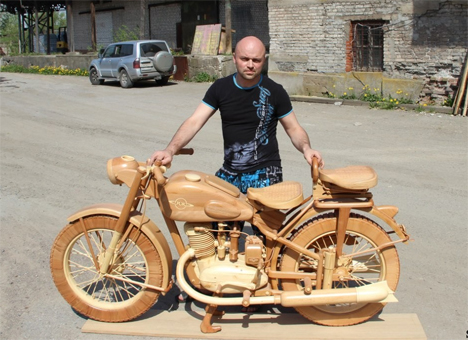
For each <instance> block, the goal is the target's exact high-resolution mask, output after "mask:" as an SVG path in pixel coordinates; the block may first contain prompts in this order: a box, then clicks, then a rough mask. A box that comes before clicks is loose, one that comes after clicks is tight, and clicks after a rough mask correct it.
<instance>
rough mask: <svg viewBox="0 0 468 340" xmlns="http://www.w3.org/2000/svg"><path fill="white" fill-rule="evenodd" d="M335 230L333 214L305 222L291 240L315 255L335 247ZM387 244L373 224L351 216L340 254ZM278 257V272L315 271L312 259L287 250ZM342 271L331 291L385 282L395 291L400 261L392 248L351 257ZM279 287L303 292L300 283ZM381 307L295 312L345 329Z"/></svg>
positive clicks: (343, 306) (313, 308) (364, 305)
mask: <svg viewBox="0 0 468 340" xmlns="http://www.w3.org/2000/svg"><path fill="white" fill-rule="evenodd" d="M335 228H336V215H335V214H333V213H330V214H326V215H321V216H318V217H316V218H314V219H312V220H310V221H308V222H307V223H305V224H304V225H303V226H302V227H301V228H300V229H299V230H298V231H297V233H296V234H295V235H294V236H293V238H292V240H293V242H294V243H297V244H299V245H301V246H303V247H305V248H307V249H309V250H312V251H314V252H316V253H318V252H319V250H320V249H324V248H329V247H333V246H335V244H336V237H335ZM390 241H391V239H390V237H389V236H388V235H387V233H386V232H385V231H384V230H383V229H382V227H380V226H379V225H378V224H377V223H375V222H374V221H372V220H370V219H368V218H366V217H364V216H361V215H358V214H351V216H350V219H349V223H348V227H347V231H346V237H345V242H344V243H345V244H344V245H343V253H344V254H351V253H354V252H358V251H363V250H366V249H370V248H375V247H378V246H380V245H382V244H384V243H387V242H390ZM282 255H283V256H282V260H281V265H280V267H281V270H282V271H294V272H300V271H304V272H309V273H314V272H316V269H317V267H316V265H317V263H316V261H314V260H313V259H311V258H307V257H305V256H304V255H301V254H298V253H296V252H295V251H293V250H291V249H285V251H284V252H283V254H282ZM342 272H343V271H342ZM346 272H347V273H348V274H347V275H346V277H345V278H344V280H342V281H338V280H337V281H333V283H332V288H333V289H340V288H350V287H357V286H362V285H367V284H370V283H375V282H379V281H384V280H386V281H387V283H388V286H389V287H390V289H392V290H393V291H395V290H396V288H397V285H398V280H399V277H400V262H399V259H398V253H397V251H396V248H395V246H389V247H386V248H384V249H382V250H375V251H373V252H371V253H368V254H363V255H360V256H356V257H353V258H352V261H351V262H350V263H349V264H348V266H347V268H346ZM281 285H282V287H283V289H284V290H294V291H297V290H303V282H302V280H282V282H281ZM384 306H385V303H354V304H334V305H331V304H330V305H323V306H322V305H320V306H310V307H296V308H295V309H296V310H297V311H298V312H299V313H300V314H301V315H302V316H304V317H305V318H307V319H309V320H310V321H312V322H314V323H317V324H321V325H326V326H348V325H355V324H358V323H362V322H364V321H366V320H368V319H370V318H371V317H373V316H374V315H375V314H377V313H379V312H380V311H381V310H382V309H383V307H384Z"/></svg>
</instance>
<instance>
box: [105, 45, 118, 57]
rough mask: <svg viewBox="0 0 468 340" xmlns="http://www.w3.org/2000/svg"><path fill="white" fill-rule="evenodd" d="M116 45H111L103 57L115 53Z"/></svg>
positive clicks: (111, 55)
mask: <svg viewBox="0 0 468 340" xmlns="http://www.w3.org/2000/svg"><path fill="white" fill-rule="evenodd" d="M115 47H116V46H115V45H112V46H109V47H108V48H107V49H106V51H105V52H104V54H103V58H111V57H113V56H114V55H115Z"/></svg>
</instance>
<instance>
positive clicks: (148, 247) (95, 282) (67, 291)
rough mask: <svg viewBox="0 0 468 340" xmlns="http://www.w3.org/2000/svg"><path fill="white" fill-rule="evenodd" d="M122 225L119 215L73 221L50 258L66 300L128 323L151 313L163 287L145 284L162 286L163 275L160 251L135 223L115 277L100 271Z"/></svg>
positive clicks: (105, 317)
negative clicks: (118, 225) (107, 250)
mask: <svg viewBox="0 0 468 340" xmlns="http://www.w3.org/2000/svg"><path fill="white" fill-rule="evenodd" d="M116 224H117V218H115V217H113V216H101V215H99V216H89V217H85V218H83V219H82V222H81V221H80V220H78V221H75V222H73V223H70V224H69V225H68V226H66V227H65V228H64V229H63V230H62V231H61V232H60V234H59V235H58V236H57V238H56V239H55V242H54V244H53V246H52V251H51V256H50V267H51V271H52V277H53V279H54V282H55V285H56V287H57V289H58V290H59V292H60V294H62V296H63V297H64V299H65V300H66V301H67V302H68V303H69V304H70V305H71V307H72V308H73V309H75V310H76V311H77V312H79V313H81V314H83V315H85V316H87V317H89V318H91V319H94V320H98V321H104V322H124V321H128V320H132V319H135V318H136V317H138V316H140V315H142V314H143V313H145V312H146V311H147V310H148V309H150V308H151V306H153V304H154V303H155V302H156V300H157V299H158V297H159V291H156V290H154V289H150V288H147V287H144V286H143V285H145V284H146V285H154V286H157V287H160V286H161V284H162V278H163V276H162V263H161V257H160V254H159V253H158V251H157V249H156V248H155V247H154V245H153V244H152V243H151V241H150V240H149V238H148V237H147V236H146V235H145V234H144V233H142V232H140V231H139V230H138V229H137V228H136V227H135V226H133V225H131V226H130V228H132V230H131V232H130V233H129V236H128V238H127V240H126V241H125V242H123V244H122V245H121V247H120V249H119V250H118V253H117V254H118V255H117V256H115V259H114V261H113V263H111V265H110V267H109V270H108V271H107V273H109V274H110V275H111V276H112V277H108V276H107V277H106V276H105V275H102V274H101V273H100V272H99V271H98V270H97V269H96V263H97V265H98V266H99V265H100V264H101V262H102V260H103V259H104V254H105V252H106V249H107V248H108V246H109V243H110V240H111V239H112V236H113V235H114V233H115V231H114V230H115V227H116ZM86 234H87V236H86ZM90 245H91V246H90ZM141 284H143V285H141Z"/></svg>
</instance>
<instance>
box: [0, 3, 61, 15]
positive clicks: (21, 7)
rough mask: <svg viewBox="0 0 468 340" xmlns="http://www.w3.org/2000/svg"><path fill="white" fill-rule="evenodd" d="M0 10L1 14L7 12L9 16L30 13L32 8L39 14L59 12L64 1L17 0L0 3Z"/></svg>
mask: <svg viewBox="0 0 468 340" xmlns="http://www.w3.org/2000/svg"><path fill="white" fill-rule="evenodd" d="M0 5H1V6H0V10H1V11H3V12H9V13H11V14H16V13H26V12H28V11H32V9H33V8H36V7H37V10H38V11H39V12H45V11H47V10H51V9H53V10H59V9H64V8H65V5H66V1H65V0H62V1H61V0H51V1H48V0H38V1H34V0H19V1H8V0H7V1H0Z"/></svg>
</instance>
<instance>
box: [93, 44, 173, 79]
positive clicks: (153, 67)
mask: <svg viewBox="0 0 468 340" xmlns="http://www.w3.org/2000/svg"><path fill="white" fill-rule="evenodd" d="M175 72H176V68H175V66H174V59H173V57H172V54H171V51H170V49H169V46H168V45H167V43H166V42H165V41H164V40H135V41H123V42H118V43H113V44H110V45H109V46H107V48H106V49H101V51H100V52H99V55H98V59H94V60H92V61H91V64H90V65H89V80H90V81H91V84H93V85H102V84H103V83H104V81H105V80H118V81H120V86H122V87H124V88H129V87H132V86H133V84H134V83H135V82H136V81H140V80H149V79H155V80H156V83H158V84H159V85H165V84H167V81H168V80H169V77H170V76H171V75H173V74H174V73H175Z"/></svg>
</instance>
